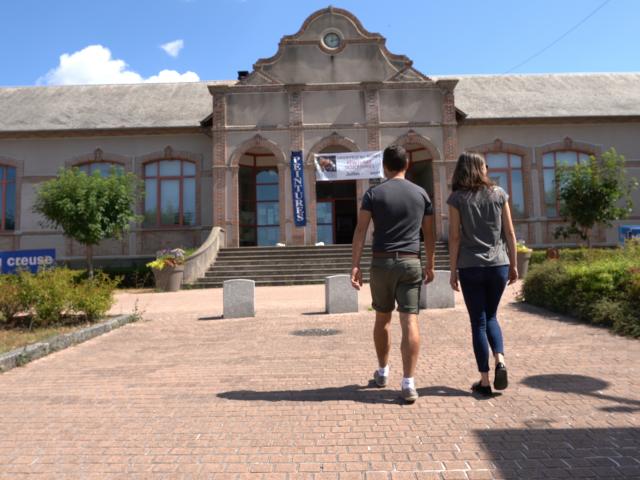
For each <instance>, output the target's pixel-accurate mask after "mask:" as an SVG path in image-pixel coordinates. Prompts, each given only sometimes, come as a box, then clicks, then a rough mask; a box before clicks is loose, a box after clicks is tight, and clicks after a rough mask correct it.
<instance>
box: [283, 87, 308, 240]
mask: <svg viewBox="0 0 640 480" xmlns="http://www.w3.org/2000/svg"><path fill="white" fill-rule="evenodd" d="M303 87H304V86H303V85H287V92H288V93H289V135H290V141H289V144H290V146H291V151H298V150H299V151H303V150H304V132H303V127H302V91H303ZM290 153H291V152H289V154H290ZM287 160H290V159H289V157H287ZM305 177H306V178H305V179H304V182H305V184H306V183H309V182H310V181H311V180H310V179H311V178H313V177H310V176H309V175H308V170H307V169H305ZM285 181H286V182H287V185H288V186H289V188H288V190H290V189H291V188H292V186H291V175H288V176H287V177H286V179H285ZM282 185H283V187H284V184H282ZM305 200H306V204H307V224H308V223H309V222H310V220H311V219H310V215H309V209H310V206H311V203H314V204H315V197H306V199H305ZM286 225H290V226H291V243H292V244H293V245H304V244H305V230H306V227H296V225H295V222H294V220H293V207H292V208H288V209H287V212H286Z"/></svg>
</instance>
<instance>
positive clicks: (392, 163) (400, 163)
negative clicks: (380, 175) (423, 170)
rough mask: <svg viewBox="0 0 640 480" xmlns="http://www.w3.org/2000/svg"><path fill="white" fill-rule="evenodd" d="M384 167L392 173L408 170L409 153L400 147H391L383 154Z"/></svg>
mask: <svg viewBox="0 0 640 480" xmlns="http://www.w3.org/2000/svg"><path fill="white" fill-rule="evenodd" d="M382 165H384V166H385V167H387V170H389V171H390V172H400V171H402V170H404V169H405V168H407V151H406V150H405V149H404V148H402V147H401V146H400V145H390V146H388V147H387V148H385V149H384V153H383V154H382Z"/></svg>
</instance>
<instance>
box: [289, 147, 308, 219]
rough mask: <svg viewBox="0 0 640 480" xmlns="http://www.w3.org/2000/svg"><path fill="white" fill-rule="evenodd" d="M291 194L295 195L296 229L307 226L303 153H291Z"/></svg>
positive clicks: (294, 214)
mask: <svg viewBox="0 0 640 480" xmlns="http://www.w3.org/2000/svg"><path fill="white" fill-rule="evenodd" d="M291 187H292V188H291V192H292V194H293V219H294V222H295V225H296V227H304V226H305V225H306V224H307V208H306V205H305V201H304V163H303V162H302V152H299V151H298V152H291Z"/></svg>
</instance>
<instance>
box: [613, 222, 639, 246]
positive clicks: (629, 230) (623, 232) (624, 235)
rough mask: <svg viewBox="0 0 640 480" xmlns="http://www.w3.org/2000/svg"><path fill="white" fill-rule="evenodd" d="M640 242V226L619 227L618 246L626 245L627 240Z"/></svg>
mask: <svg viewBox="0 0 640 480" xmlns="http://www.w3.org/2000/svg"><path fill="white" fill-rule="evenodd" d="M633 239H638V240H640V225H620V226H618V244H620V245H624V242H625V241H627V240H633Z"/></svg>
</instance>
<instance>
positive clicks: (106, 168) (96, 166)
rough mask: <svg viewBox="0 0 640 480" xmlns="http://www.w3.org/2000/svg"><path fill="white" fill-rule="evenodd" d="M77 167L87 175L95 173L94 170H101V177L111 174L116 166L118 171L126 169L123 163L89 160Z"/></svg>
mask: <svg viewBox="0 0 640 480" xmlns="http://www.w3.org/2000/svg"><path fill="white" fill-rule="evenodd" d="M76 168H78V169H79V170H80V171H81V172H84V173H86V174H87V175H93V172H100V176H101V177H107V176H109V175H110V174H111V169H112V168H115V169H116V172H117V173H121V172H123V171H124V168H123V167H122V165H120V164H119V163H116V162H87V163H81V164H80V165H76Z"/></svg>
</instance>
